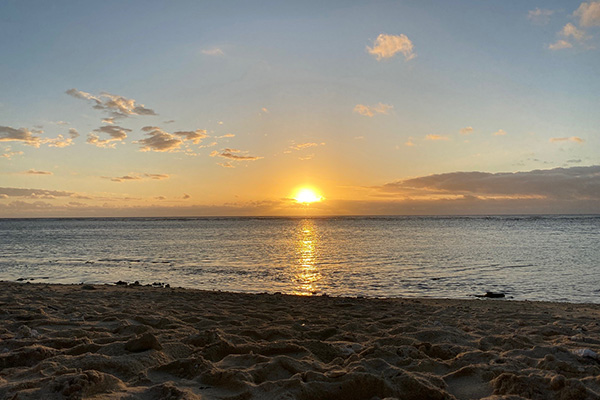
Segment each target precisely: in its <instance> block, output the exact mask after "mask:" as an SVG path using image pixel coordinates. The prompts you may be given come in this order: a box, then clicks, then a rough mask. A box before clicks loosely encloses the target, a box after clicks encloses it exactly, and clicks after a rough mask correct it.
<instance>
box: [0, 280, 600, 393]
mask: <svg viewBox="0 0 600 400" xmlns="http://www.w3.org/2000/svg"><path fill="white" fill-rule="evenodd" d="M599 317H600V305H596V304H568V303H538V302H517V301H506V300H490V299H481V300H436V299H356V298H332V297H321V296H320V297H299V296H287V295H280V294H262V295H251V294H235V293H225V292H207V291H199V290H186V289H175V288H155V287H143V286H137V287H132V286H102V285H98V286H90V285H45V284H20V283H8V282H0V399H41V398H44V399H63V398H67V399H79V398H102V399H232V400H233V399H239V400H241V399H377V398H379V399H383V398H400V399H481V398H487V399H561V400H567V399H600V396H599V394H600V361H599V360H598V358H597V357H598V356H597V353H600V318H599Z"/></svg>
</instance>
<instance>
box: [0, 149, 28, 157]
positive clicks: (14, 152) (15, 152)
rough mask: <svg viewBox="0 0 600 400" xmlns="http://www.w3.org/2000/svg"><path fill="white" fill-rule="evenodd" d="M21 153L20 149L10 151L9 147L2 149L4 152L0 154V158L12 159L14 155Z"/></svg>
mask: <svg viewBox="0 0 600 400" xmlns="http://www.w3.org/2000/svg"><path fill="white" fill-rule="evenodd" d="M20 155H23V152H22V151H12V149H11V148H10V147H6V148H5V149H4V153H1V154H0V158H6V159H7V160H10V159H12V158H13V157H14V156H20Z"/></svg>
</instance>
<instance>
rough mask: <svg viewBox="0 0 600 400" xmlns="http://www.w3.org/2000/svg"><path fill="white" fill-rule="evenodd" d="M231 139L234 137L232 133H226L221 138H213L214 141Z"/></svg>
mask: <svg viewBox="0 0 600 400" xmlns="http://www.w3.org/2000/svg"><path fill="white" fill-rule="evenodd" d="M232 137H235V135H234V134H233V133H226V134H224V135H222V136H215V139H223V138H232Z"/></svg>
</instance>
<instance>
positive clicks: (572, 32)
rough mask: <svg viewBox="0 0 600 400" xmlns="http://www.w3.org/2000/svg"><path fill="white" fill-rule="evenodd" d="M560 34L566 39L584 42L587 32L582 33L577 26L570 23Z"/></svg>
mask: <svg viewBox="0 0 600 400" xmlns="http://www.w3.org/2000/svg"><path fill="white" fill-rule="evenodd" d="M559 34H560V35H561V36H564V37H566V38H570V37H572V38H573V39H575V40H577V41H582V40H584V39H586V35H585V32H584V31H582V30H581V29H577V27H575V25H573V24H572V23H570V22H569V23H568V24H566V25H565V26H564V27H563V28H562V30H561V31H560V33H559Z"/></svg>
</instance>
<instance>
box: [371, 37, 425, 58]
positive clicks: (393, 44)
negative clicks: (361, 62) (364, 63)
mask: <svg viewBox="0 0 600 400" xmlns="http://www.w3.org/2000/svg"><path fill="white" fill-rule="evenodd" d="M413 47H414V46H413V43H412V42H411V41H410V39H409V38H408V37H406V35H404V34H401V35H399V36H398V35H386V34H384V33H382V34H380V35H379V36H377V39H375V41H374V42H373V47H368V46H367V51H368V52H369V54H373V55H374V56H376V57H377V60H381V59H383V58H390V57H393V56H394V55H396V54H397V53H402V54H403V55H404V58H405V60H407V61H408V60H411V59H413V58H415V57H416V54H415V53H414V52H413Z"/></svg>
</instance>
